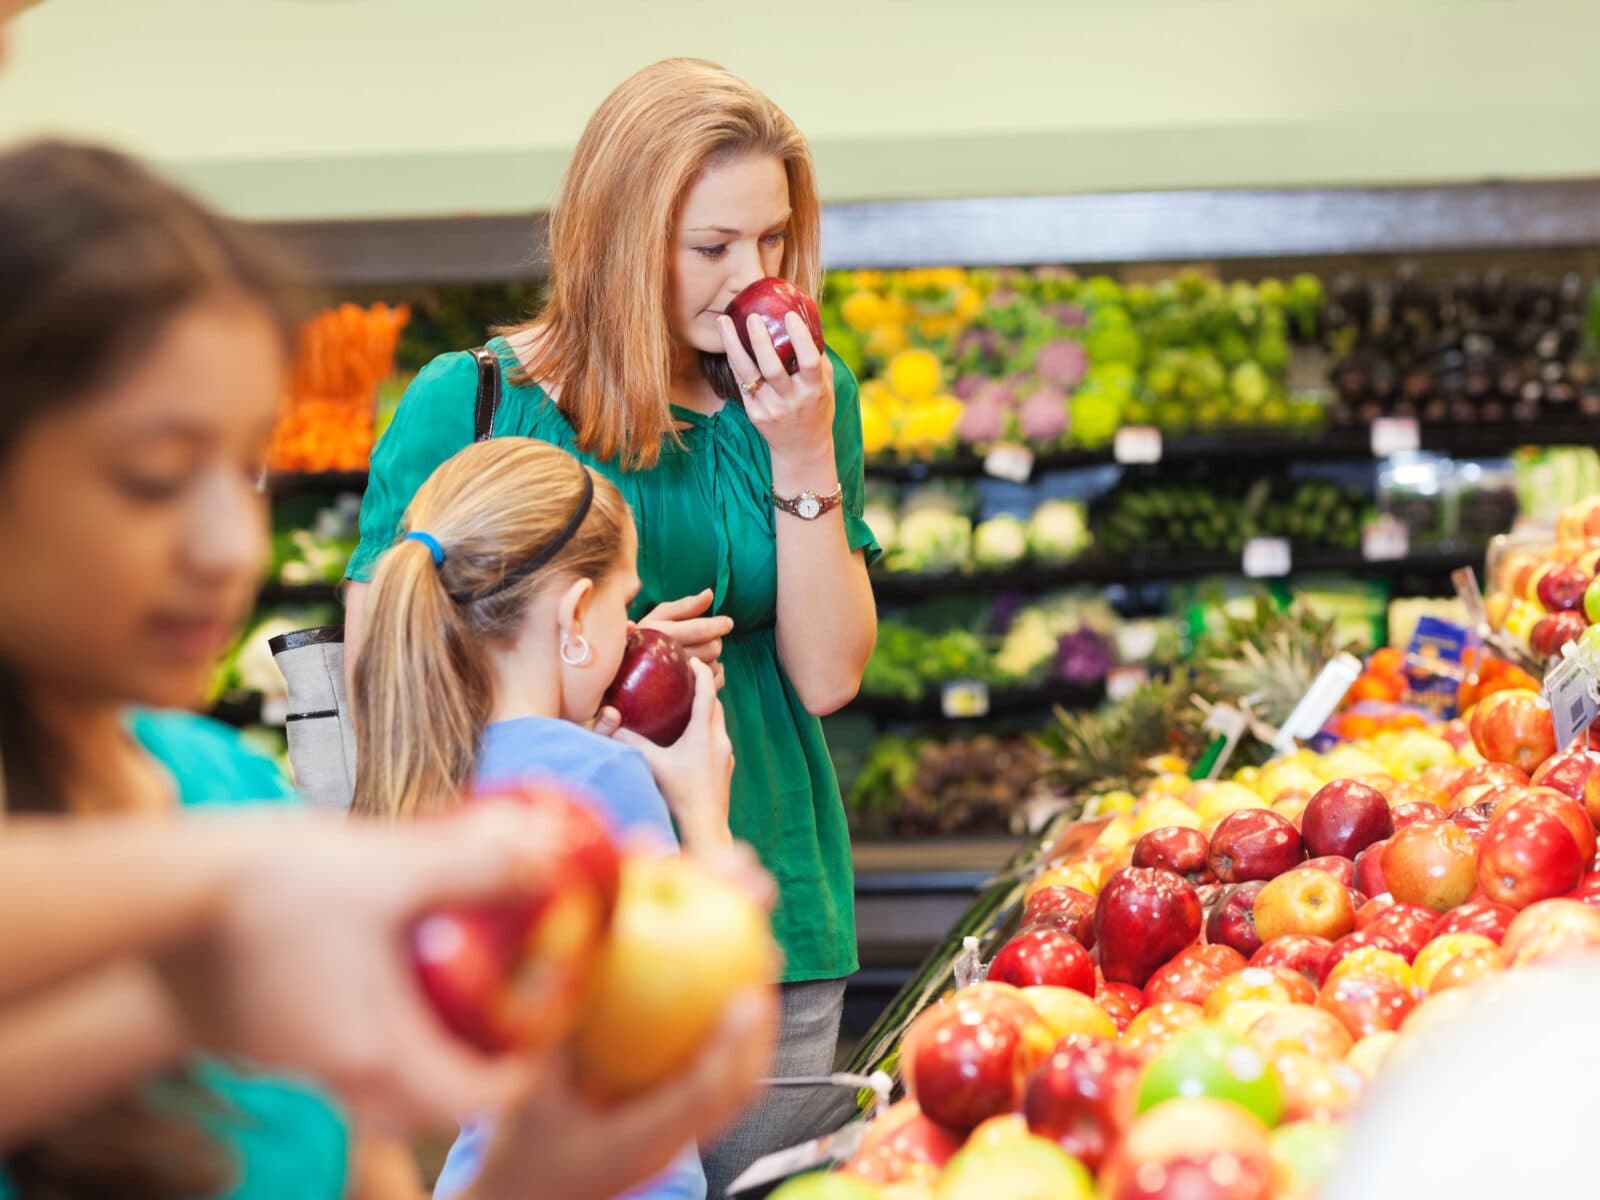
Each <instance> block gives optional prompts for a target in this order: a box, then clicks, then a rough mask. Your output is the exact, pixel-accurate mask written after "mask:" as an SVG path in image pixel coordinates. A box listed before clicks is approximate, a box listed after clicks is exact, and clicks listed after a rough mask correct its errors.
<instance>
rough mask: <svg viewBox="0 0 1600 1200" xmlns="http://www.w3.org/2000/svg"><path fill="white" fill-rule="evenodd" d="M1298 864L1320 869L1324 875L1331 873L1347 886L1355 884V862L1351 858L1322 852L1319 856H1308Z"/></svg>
mask: <svg viewBox="0 0 1600 1200" xmlns="http://www.w3.org/2000/svg"><path fill="white" fill-rule="evenodd" d="M1300 865H1301V866H1302V867H1309V868H1311V870H1313V871H1321V872H1322V873H1323V874H1325V875H1332V876H1333V877H1334V878H1335V879H1337V880H1338V881H1339V882H1340V883H1342V884H1344V886H1345V887H1347V888H1353V887H1355V885H1356V864H1355V862H1354V860H1352V859H1348V858H1344V857H1341V856H1340V855H1337V854H1324V855H1323V856H1322V857H1321V858H1308V859H1306V861H1305V862H1303V863H1301V864H1300Z"/></svg>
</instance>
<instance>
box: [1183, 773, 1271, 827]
mask: <svg viewBox="0 0 1600 1200" xmlns="http://www.w3.org/2000/svg"><path fill="white" fill-rule="evenodd" d="M1261 807H1263V805H1262V803H1261V797H1260V796H1258V795H1257V794H1256V793H1255V792H1252V791H1251V790H1250V789H1249V788H1247V787H1245V786H1244V784H1242V783H1218V784H1214V785H1213V786H1212V787H1211V788H1209V789H1208V790H1207V791H1206V792H1205V794H1204V795H1202V796H1201V797H1200V798H1199V799H1198V800H1197V801H1196V803H1195V813H1196V814H1197V815H1198V816H1199V818H1200V825H1201V828H1205V826H1206V825H1209V824H1214V823H1215V822H1217V821H1220V820H1222V818H1223V817H1225V816H1227V815H1228V814H1229V813H1236V812H1242V811H1243V810H1244V809H1247V808H1261Z"/></svg>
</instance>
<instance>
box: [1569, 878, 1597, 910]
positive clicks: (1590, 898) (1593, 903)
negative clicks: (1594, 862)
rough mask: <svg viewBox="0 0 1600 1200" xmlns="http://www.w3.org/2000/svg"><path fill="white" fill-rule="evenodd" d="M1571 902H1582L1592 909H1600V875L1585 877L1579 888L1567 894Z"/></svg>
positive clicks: (1579, 881) (1579, 883) (1581, 880)
mask: <svg viewBox="0 0 1600 1200" xmlns="http://www.w3.org/2000/svg"><path fill="white" fill-rule="evenodd" d="M1567 899H1569V900H1581V901H1582V902H1583V903H1585V904H1587V905H1588V906H1589V907H1590V908H1600V873H1593V874H1589V875H1585V876H1584V877H1583V878H1582V879H1580V880H1578V886H1577V887H1575V888H1573V889H1572V891H1570V892H1568V893H1567Z"/></svg>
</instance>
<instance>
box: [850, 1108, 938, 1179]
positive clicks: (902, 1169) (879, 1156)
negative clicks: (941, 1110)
mask: <svg viewBox="0 0 1600 1200" xmlns="http://www.w3.org/2000/svg"><path fill="white" fill-rule="evenodd" d="M959 1149H961V1139H960V1138H959V1137H957V1136H956V1135H955V1134H953V1133H951V1132H950V1131H949V1130H947V1129H943V1128H941V1127H940V1126H938V1125H935V1124H934V1123H933V1122H932V1121H930V1120H928V1118H927V1117H925V1116H923V1115H922V1110H921V1109H920V1108H918V1107H917V1102H916V1101H915V1100H911V1099H909V1098H908V1099H905V1100H899V1101H896V1102H895V1103H894V1104H892V1105H890V1106H889V1110H888V1111H887V1112H885V1113H883V1114H882V1115H881V1116H879V1117H878V1118H877V1119H876V1120H874V1121H872V1122H871V1123H870V1124H869V1125H868V1126H867V1132H866V1136H865V1137H864V1138H862V1140H861V1146H860V1148H859V1149H858V1150H857V1151H856V1152H855V1155H854V1156H853V1157H852V1158H851V1159H850V1162H849V1163H848V1164H847V1165H846V1166H845V1168H844V1170H845V1173H846V1174H849V1175H854V1176H856V1177H857V1178H859V1179H865V1180H866V1181H867V1182H868V1183H879V1184H884V1183H898V1182H899V1181H900V1180H902V1179H906V1178H908V1177H911V1176H914V1175H918V1174H931V1173H933V1172H935V1171H938V1170H939V1169H940V1168H941V1167H943V1166H944V1164H945V1163H947V1162H949V1161H950V1158H951V1156H952V1155H954V1154H955V1152H956V1151H957V1150H959Z"/></svg>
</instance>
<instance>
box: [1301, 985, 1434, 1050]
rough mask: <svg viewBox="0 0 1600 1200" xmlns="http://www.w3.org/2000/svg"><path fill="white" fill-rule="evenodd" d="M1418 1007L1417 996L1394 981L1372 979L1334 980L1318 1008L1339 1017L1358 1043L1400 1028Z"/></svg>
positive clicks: (1324, 993)
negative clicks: (1363, 1039)
mask: <svg viewBox="0 0 1600 1200" xmlns="http://www.w3.org/2000/svg"><path fill="white" fill-rule="evenodd" d="M1416 1005H1417V1001H1416V997H1415V996H1413V995H1412V994H1411V992H1410V991H1409V990H1408V989H1406V988H1404V987H1402V986H1401V985H1400V984H1398V983H1395V982H1394V981H1393V980H1392V979H1384V978H1380V977H1372V976H1356V975H1346V976H1344V977H1342V978H1339V979H1330V980H1329V981H1328V983H1327V984H1326V985H1324V987H1323V989H1322V991H1321V992H1320V993H1318V995H1317V1007H1318V1008H1320V1009H1322V1010H1323V1011H1324V1012H1330V1013H1332V1014H1333V1015H1334V1016H1336V1017H1338V1018H1339V1021H1340V1022H1341V1023H1342V1024H1343V1025H1344V1027H1345V1028H1346V1029H1347V1030H1349V1031H1350V1036H1351V1037H1353V1038H1355V1039H1356V1040H1357V1041H1360V1040H1361V1039H1362V1038H1364V1037H1367V1036H1369V1035H1370V1034H1374V1033H1381V1032H1383V1031H1385V1030H1395V1029H1399V1028H1400V1023H1401V1022H1402V1021H1404V1020H1405V1019H1406V1014H1407V1013H1409V1012H1410V1011H1411V1010H1412V1009H1413V1008H1415V1007H1416Z"/></svg>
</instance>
